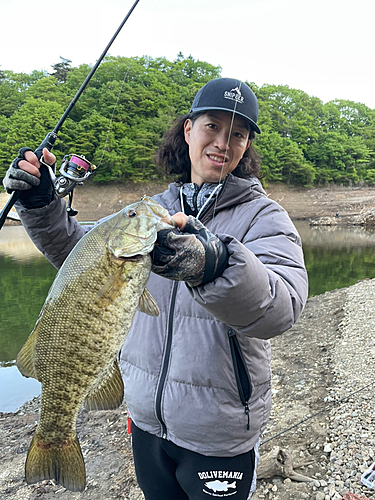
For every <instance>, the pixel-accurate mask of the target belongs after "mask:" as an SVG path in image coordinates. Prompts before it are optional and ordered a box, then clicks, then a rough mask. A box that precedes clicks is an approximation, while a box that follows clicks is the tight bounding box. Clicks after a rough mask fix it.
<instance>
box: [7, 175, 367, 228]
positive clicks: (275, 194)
mask: <svg viewBox="0 0 375 500" xmlns="http://www.w3.org/2000/svg"><path fill="white" fill-rule="evenodd" d="M166 187H167V183H159V184H155V183H153V184H148V183H138V184H134V183H129V184H126V185H123V184H110V185H108V186H98V185H97V184H95V183H91V184H86V185H84V186H79V187H77V188H76V189H75V192H74V201H73V208H75V209H77V210H78V215H77V220H79V221H90V220H98V219H99V218H100V217H104V216H105V215H108V214H111V213H114V212H117V211H118V210H120V209H121V208H122V207H124V206H126V205H128V204H129V203H133V202H134V201H137V200H139V199H140V198H141V197H142V196H143V195H144V194H147V195H149V196H153V195H154V194H156V193H159V192H161V191H163V190H164V189H165V188H166ZM266 192H267V194H268V196H269V197H270V198H271V199H272V200H275V201H277V202H278V203H279V204H280V205H281V206H282V207H284V208H285V209H286V210H287V212H288V213H289V215H290V217H291V218H292V219H316V218H319V217H334V216H335V215H336V214H339V216H340V217H341V219H342V220H345V218H348V217H350V216H353V215H357V214H359V213H360V211H361V210H362V209H363V208H367V207H373V206H375V187H352V188H348V187H336V186H333V187H327V188H309V189H308V188H294V187H288V186H285V185H272V184H271V185H269V186H268V187H267V188H266ZM7 199H8V195H7V194H6V193H0V207H1V208H2V207H3V206H4V204H5V203H6V200H7Z"/></svg>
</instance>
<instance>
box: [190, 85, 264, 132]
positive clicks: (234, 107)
mask: <svg viewBox="0 0 375 500" xmlns="http://www.w3.org/2000/svg"><path fill="white" fill-rule="evenodd" d="M210 109H217V110H219V111H230V112H232V113H235V114H236V115H239V116H242V117H243V118H245V120H246V121H248V122H249V123H250V125H251V128H252V129H253V130H255V132H258V134H260V133H261V132H260V128H259V127H258V125H257V120H258V111H259V106H258V100H257V98H256V96H255V94H254V92H253V91H252V90H251V88H250V87H249V86H248V85H246V83H243V82H241V80H236V79H234V78H215V79H214V80H211V81H209V82H208V83H206V85H204V86H203V87H202V88H201V89H200V90H198V92H197V95H196V96H195V98H194V101H193V104H192V105H191V109H190V113H195V112H196V111H209V110H210Z"/></svg>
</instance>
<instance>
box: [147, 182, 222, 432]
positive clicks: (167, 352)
mask: <svg viewBox="0 0 375 500" xmlns="http://www.w3.org/2000/svg"><path fill="white" fill-rule="evenodd" d="M225 182H226V179H224V182H223V188H224V184H225ZM223 188H222V189H221V192H220V193H219V195H218V197H217V198H216V203H217V200H218V198H219V196H220V194H221V193H222V191H223ZM193 199H194V206H195V207H196V203H197V195H196V194H195V195H194V198H193ZM213 201H214V200H211V202H210V203H208V204H207V206H206V207H204V210H203V211H202V213H201V214H200V216H199V219H200V220H201V218H202V216H203V215H205V214H206V213H207V211H208V210H209V208H210V207H211V206H212V204H213ZM178 283H179V282H178V281H175V282H174V283H173V289H172V297H171V306H170V309H169V316H168V332H167V344H166V348H165V356H164V361H163V367H162V372H161V375H160V380H159V385H158V390H157V393H156V408H155V411H156V416H157V418H158V420H159V422H160V425H161V426H162V433H163V434H162V437H163V439H167V427H166V425H165V422H164V420H163V417H162V414H161V400H162V396H163V390H164V385H165V379H166V378H167V373H168V367H169V358H170V354H171V346H172V336H173V316H174V308H175V304H176V296H177V289H178Z"/></svg>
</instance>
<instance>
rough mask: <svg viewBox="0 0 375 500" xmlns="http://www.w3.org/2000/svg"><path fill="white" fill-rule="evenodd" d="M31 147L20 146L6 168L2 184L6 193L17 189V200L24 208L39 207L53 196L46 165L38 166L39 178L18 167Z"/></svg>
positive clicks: (49, 201)
mask: <svg viewBox="0 0 375 500" xmlns="http://www.w3.org/2000/svg"><path fill="white" fill-rule="evenodd" d="M27 151H32V149H31V148H26V147H25V148H21V149H20V150H19V153H18V156H17V158H15V159H14V160H13V161H12V163H11V165H10V167H9V168H8V170H7V172H6V174H5V177H4V179H3V186H4V188H5V189H6V191H7V193H9V194H10V193H12V192H13V191H19V197H18V200H19V201H20V203H21V204H22V205H23V206H24V207H25V208H40V207H44V206H45V205H48V204H49V203H51V201H52V200H53V198H54V188H53V184H52V181H51V177H50V175H49V172H48V169H47V167H45V166H44V165H41V166H40V174H41V176H40V178H39V179H38V177H36V176H35V175H32V174H29V173H28V172H25V171H24V170H21V169H20V168H19V167H18V163H19V162H20V161H21V160H25V153H26V152H27Z"/></svg>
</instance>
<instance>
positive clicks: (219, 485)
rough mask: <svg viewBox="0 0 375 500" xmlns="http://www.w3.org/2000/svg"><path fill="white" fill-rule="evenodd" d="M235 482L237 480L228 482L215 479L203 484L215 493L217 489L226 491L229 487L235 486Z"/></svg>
mask: <svg viewBox="0 0 375 500" xmlns="http://www.w3.org/2000/svg"><path fill="white" fill-rule="evenodd" d="M236 483H237V481H233V483H231V484H229V482H228V481H218V480H216V481H210V482H208V483H204V485H205V486H206V487H207V488H209V489H210V490H213V491H214V492H215V493H216V492H217V491H228V489H229V488H236Z"/></svg>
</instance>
